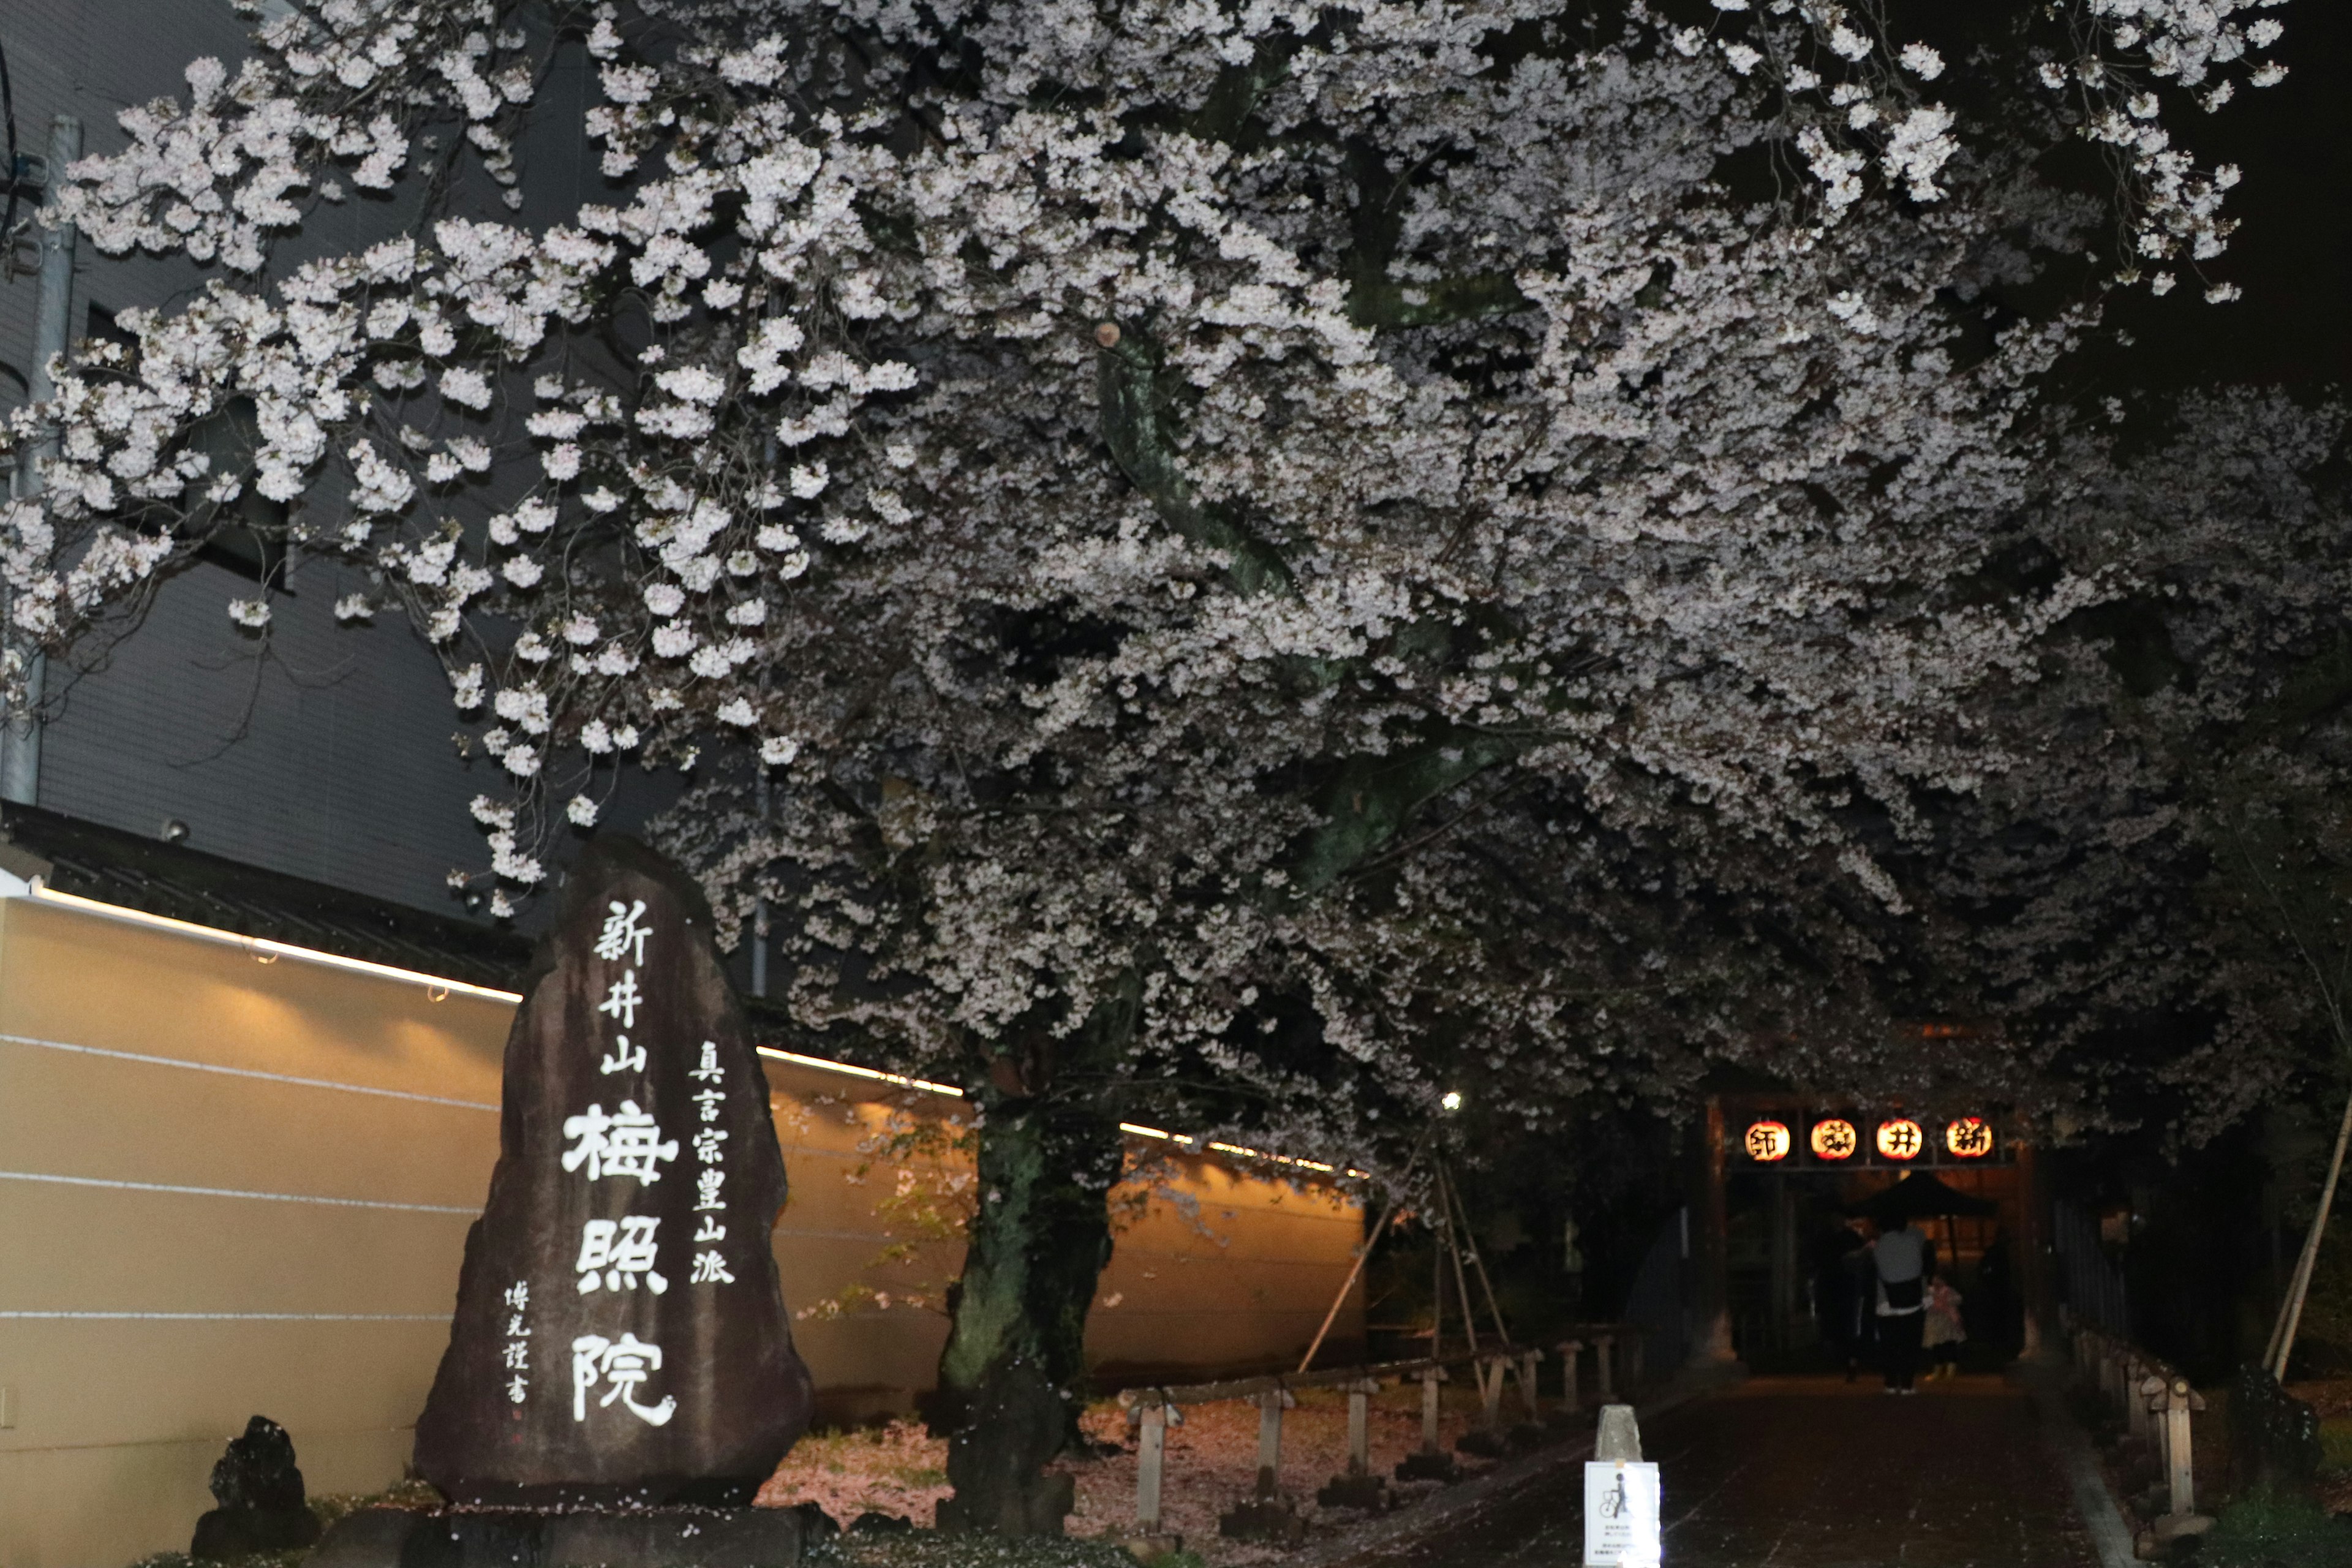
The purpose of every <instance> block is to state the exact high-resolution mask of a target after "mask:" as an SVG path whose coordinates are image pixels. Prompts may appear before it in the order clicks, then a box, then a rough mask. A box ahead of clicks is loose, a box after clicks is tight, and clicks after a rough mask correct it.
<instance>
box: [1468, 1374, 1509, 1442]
mask: <svg viewBox="0 0 2352 1568" xmlns="http://www.w3.org/2000/svg"><path fill="white" fill-rule="evenodd" d="M1510 1364H1511V1363H1510V1359H1509V1358H1508V1357H1507V1356H1502V1355H1490V1356H1488V1357H1486V1359H1485V1360H1483V1361H1480V1362H1476V1363H1473V1366H1474V1368H1475V1371H1476V1372H1477V1373H1478V1403H1479V1404H1480V1405H1482V1406H1483V1407H1484V1408H1485V1411H1486V1430H1488V1431H1489V1432H1492V1431H1494V1430H1495V1429H1496V1428H1497V1427H1499V1426H1502V1424H1503V1371H1504V1369H1505V1368H1506V1367H1507V1366H1509V1365H1510Z"/></svg>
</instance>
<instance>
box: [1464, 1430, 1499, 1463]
mask: <svg viewBox="0 0 2352 1568" xmlns="http://www.w3.org/2000/svg"><path fill="white" fill-rule="evenodd" d="M1454 1450H1455V1452H1457V1453H1463V1454H1467V1455H1469V1456H1470V1457H1471V1458H1474V1459H1499V1458H1502V1457H1503V1439H1502V1438H1501V1437H1500V1436H1497V1435H1496V1434H1495V1433H1493V1432H1489V1431H1487V1430H1486V1428H1485V1427H1483V1426H1474V1427H1472V1428H1471V1429H1470V1430H1469V1431H1467V1432H1465V1433H1463V1434H1462V1436H1459V1437H1456V1438H1455V1439H1454Z"/></svg>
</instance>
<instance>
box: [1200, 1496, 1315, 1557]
mask: <svg viewBox="0 0 2352 1568" xmlns="http://www.w3.org/2000/svg"><path fill="white" fill-rule="evenodd" d="M1217 1533H1218V1534H1219V1535H1222V1536H1224V1537H1226V1538H1227V1539H1228V1540H1233V1541H1264V1542H1271V1543H1273V1544H1274V1545H1276V1546H1297V1545H1299V1544H1301V1543H1303V1542H1305V1541H1306V1540H1307V1521H1305V1520H1303V1519H1301V1518H1299V1517H1298V1514H1297V1511H1296V1510H1293V1509H1292V1508H1291V1506H1290V1504H1289V1503H1288V1502H1287V1501H1286V1500H1283V1499H1280V1498H1268V1499H1265V1500H1261V1501H1256V1502H1245V1503H1243V1504H1242V1505H1241V1506H1240V1507H1239V1508H1236V1509H1234V1510H1233V1511H1232V1512H1230V1513H1225V1514H1221V1515H1219V1516H1218V1519H1217Z"/></svg>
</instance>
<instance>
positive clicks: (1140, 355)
mask: <svg viewBox="0 0 2352 1568" xmlns="http://www.w3.org/2000/svg"><path fill="white" fill-rule="evenodd" d="M1096 364H1097V372H1096V380H1097V387H1098V392H1099V396H1100V398H1101V402H1102V433H1103V440H1104V442H1105V444H1107V445H1108V447H1110V455H1111V458H1112V459H1113V460H1114V461H1115V462H1117V463H1118V466H1119V469H1120V471H1121V472H1122V473H1124V474H1126V475H1127V477H1128V479H1129V480H1130V481H1131V482H1132V483H1133V484H1134V486H1135V488H1136V489H1139V490H1141V491H1142V492H1143V493H1144V494H1145V495H1147V496H1149V497H1150V498H1151V504H1152V507H1153V509H1154V510H1157V511H1158V512H1159V513H1160V521H1162V522H1165V523H1166V524H1167V525H1168V526H1169V527H1170V528H1171V529H1173V530H1175V531H1176V532H1177V533H1178V534H1180V535H1181V536H1182V537H1184V538H1186V539H1189V540H1191V541H1192V542H1193V543H1195V544H1199V545H1202V546H1203V547H1205V548H1207V549H1210V550H1214V551H1216V552H1219V553H1220V554H1222V555H1223V556H1224V557H1225V573H1226V575H1228V576H1229V577H1231V578H1232V579H1233V583H1234V587H1236V588H1239V589H1240V590H1241V591H1242V592H1243V593H1244V594H1284V595H1288V594H1292V593H1295V592H1296V591H1297V587H1296V584H1294V583H1293V582H1292V580H1291V575H1290V567H1289V565H1288V564H1287V563H1285V562H1284V560H1283V559H1282V555H1281V552H1278V551H1276V549H1275V548H1274V546H1272V545H1271V544H1268V543H1267V542H1265V540H1263V539H1260V538H1259V537H1258V536H1257V535H1255V533H1252V532H1251V531H1249V530H1248V529H1246V528H1244V527H1243V526H1242V524H1241V523H1240V522H1239V521H1236V520H1235V519H1234V515H1233V513H1232V512H1231V511H1229V510H1226V509H1225V508H1223V507H1222V506H1219V505H1217V504H1216V503H1214V502H1213V501H1204V500H1202V499H1201V497H1200V493H1199V492H1198V491H1197V490H1195V489H1193V488H1192V480H1190V479H1186V478H1185V477H1184V473H1183V470H1182V469H1181V468H1179V467H1178V466H1177V462H1176V453H1175V449H1174V447H1173V445H1172V444H1171V442H1170V441H1169V439H1168V426H1167V422H1166V420H1165V419H1164V418H1163V417H1162V416H1161V405H1160V391H1159V374H1158V370H1157V367H1156V366H1155V365H1154V364H1153V363H1152V360H1151V356H1150V354H1149V353H1146V352H1145V351H1144V350H1143V349H1141V348H1140V347H1139V346H1136V345H1134V344H1133V343H1132V342H1131V341H1130V340H1129V339H1126V338H1122V339H1121V341H1120V342H1117V343H1115V344H1113V345H1111V346H1108V347H1106V348H1105V349H1104V350H1103V351H1102V352H1101V353H1099V354H1097V356H1096Z"/></svg>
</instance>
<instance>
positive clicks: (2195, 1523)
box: [2153, 1513, 2213, 1546]
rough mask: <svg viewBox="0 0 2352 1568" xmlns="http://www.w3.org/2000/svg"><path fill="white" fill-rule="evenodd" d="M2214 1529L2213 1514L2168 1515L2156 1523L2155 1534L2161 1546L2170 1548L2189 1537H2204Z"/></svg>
mask: <svg viewBox="0 0 2352 1568" xmlns="http://www.w3.org/2000/svg"><path fill="white" fill-rule="evenodd" d="M2212 1528H2213V1516H2212V1515H2211V1514H2208V1513H2168V1514H2166V1515H2165V1516H2164V1517H2163V1518H2161V1519H2159V1520H2158V1521H2156V1525H2155V1528H2154V1531H2153V1533H2154V1534H2155V1536H2156V1539H2157V1542H2158V1544H2159V1545H2164V1546H2169V1545H2171V1544H2172V1543H2173V1542H2176V1541H2180V1540H2184V1539H2186V1538H2187V1537H2189V1536H2192V1535H2202V1534H2204V1533H2205V1532H2206V1531H2209V1530H2210V1529H2212Z"/></svg>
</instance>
